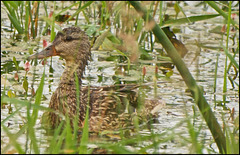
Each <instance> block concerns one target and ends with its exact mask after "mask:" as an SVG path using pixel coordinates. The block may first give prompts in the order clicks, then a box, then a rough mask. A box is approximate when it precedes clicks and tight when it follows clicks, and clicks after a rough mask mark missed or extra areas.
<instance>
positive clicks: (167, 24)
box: [163, 14, 219, 27]
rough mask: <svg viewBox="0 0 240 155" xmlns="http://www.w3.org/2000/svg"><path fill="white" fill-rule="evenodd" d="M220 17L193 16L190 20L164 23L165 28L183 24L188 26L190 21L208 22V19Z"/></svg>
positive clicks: (182, 19) (215, 15) (183, 19)
mask: <svg viewBox="0 0 240 155" xmlns="http://www.w3.org/2000/svg"><path fill="white" fill-rule="evenodd" d="M217 16H219V14H212V15H200V16H191V17H188V18H180V19H175V20H168V21H165V22H164V24H163V25H164V27H166V26H169V25H171V26H173V25H181V24H186V23H189V20H190V21H191V22H197V21H201V20H206V19H211V18H214V17H217Z"/></svg>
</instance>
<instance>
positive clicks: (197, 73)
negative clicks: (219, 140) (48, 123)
mask: <svg viewBox="0 0 240 155" xmlns="http://www.w3.org/2000/svg"><path fill="white" fill-rule="evenodd" d="M184 10H188V11H186V12H185V13H186V15H187V16H190V15H196V14H203V12H205V11H206V10H196V9H195V8H194V7H189V6H186V8H184ZM207 11H209V12H213V11H212V10H207ZM167 13H169V14H172V13H174V12H173V10H168V12H167ZM1 14H2V16H3V21H2V24H3V25H2V31H1V91H3V90H4V87H5V90H6V94H7V91H8V90H11V91H12V92H15V93H16V97H17V98H18V99H23V100H24V92H25V91H24V89H23V87H22V81H23V78H24V76H25V70H24V69H23V67H24V63H25V62H26V57H27V56H28V48H30V47H31V48H33V49H34V52H36V51H37V50H41V49H42V46H41V45H39V41H38V40H37V39H36V40H30V41H29V42H27V43H25V42H23V41H21V42H19V41H16V40H12V39H11V36H12V33H10V32H6V31H4V30H3V28H7V29H9V21H8V19H7V18H6V17H7V16H4V14H5V15H6V13H5V11H4V10H3V9H2V10H1ZM81 22H83V21H82V20H81ZM70 24H71V22H70ZM70 24H69V25H70ZM216 26H223V19H222V18H221V17H218V18H214V19H212V20H204V21H199V22H197V23H194V24H184V25H181V26H175V27H173V28H180V30H181V33H178V34H177V38H178V39H179V40H181V41H182V42H183V43H184V44H185V46H186V47H187V49H188V50H189V52H188V54H187V55H186V56H185V58H184V61H185V63H186V65H187V66H188V68H189V70H190V72H191V73H192V75H193V77H194V78H195V79H196V80H197V82H198V84H199V85H201V86H203V88H204V91H205V93H206V94H205V95H204V96H205V98H206V100H207V101H208V103H209V104H210V106H211V107H212V109H213V111H214V113H215V115H216V117H217V118H218V121H219V123H220V125H222V118H224V121H226V122H227V123H228V125H229V126H231V127H233V126H234V125H233V121H231V119H229V118H230V113H229V110H223V107H221V106H215V104H214V95H216V99H217V100H218V101H222V96H223V94H222V92H223V90H222V88H223V74H224V64H225V58H226V56H225V54H224V52H223V51H219V50H218V48H219V47H220V42H221V39H222V35H220V34H216V33H209V31H210V30H211V29H213V28H214V27H216ZM63 27H67V26H66V25H64V26H63ZM232 33H233V32H232ZM237 38H238V37H237ZM42 39H46V40H47V41H49V40H50V36H45V37H43V38H41V40H40V43H41V42H42ZM223 40H226V39H225V37H224V39H223ZM196 42H198V43H202V44H204V45H205V46H210V47H212V48H213V47H217V49H212V48H204V47H202V48H199V47H198V46H197V45H196ZM223 44H224V45H225V43H223ZM232 44H233V43H232V41H231V40H230V43H229V46H231V47H232V48H234V49H236V47H237V45H236V44H235V45H232ZM13 45H14V46H13ZM156 47H159V45H156ZM160 47H161V45H160ZM198 53H199V55H198V56H197V57H196V54H198ZM110 54H114V53H112V52H110V51H98V50H96V51H92V61H91V62H89V66H88V67H87V68H86V71H85V74H84V79H83V85H87V84H88V83H89V82H90V83H91V85H93V86H103V85H112V84H114V83H115V82H116V81H115V77H120V78H122V81H124V80H125V81H137V80H139V78H140V77H141V75H142V67H143V66H145V67H146V68H147V73H146V77H145V81H144V83H145V84H147V85H149V87H150V89H149V88H148V89H147V88H146V89H145V93H146V96H147V99H152V100H158V102H159V103H161V104H162V107H161V109H159V111H158V115H159V118H158V121H159V123H155V124H153V126H154V129H153V130H154V132H155V133H159V134H161V133H164V132H168V133H169V134H167V135H166V137H167V136H169V135H175V136H174V139H173V140H172V141H167V142H163V143H161V144H160V145H159V148H158V152H159V153H190V152H191V144H189V143H185V142H184V140H183V139H182V138H181V136H183V137H185V138H189V133H188V129H187V123H186V115H188V116H189V117H190V118H193V111H194V110H193V109H194V108H195V111H196V114H195V118H194V119H192V122H194V124H195V127H196V129H198V127H199V126H201V125H202V128H201V131H200V136H199V137H200V140H199V141H201V140H204V141H205V146H206V148H205V149H204V150H203V151H204V152H203V153H208V151H209V150H207V149H210V150H212V148H213V150H212V151H213V152H214V150H215V151H218V150H217V147H216V145H215V144H213V145H211V144H212V143H213V138H212V136H211V133H210V131H209V130H208V128H207V127H206V124H205V122H204V121H203V118H202V117H201V115H200V113H199V112H198V108H197V107H196V106H195V104H194V102H193V99H192V98H191V96H190V93H188V92H186V89H187V87H186V85H185V83H184V81H183V80H182V78H181V76H180V75H179V73H178V71H177V70H176V67H175V68H174V70H173V75H172V76H171V77H170V78H166V77H165V75H163V74H162V73H161V71H160V70H159V76H161V78H158V79H157V89H156V91H154V85H153V79H154V77H153V75H154V70H155V67H154V65H152V64H154V62H152V63H151V65H149V63H148V62H147V61H146V60H141V61H140V62H139V63H136V64H131V65H132V66H131V70H130V72H129V73H130V75H131V76H126V73H127V71H126V69H124V68H126V67H123V66H122V63H119V62H117V61H106V60H105V58H106V57H108V56H109V55H110ZM115 54H117V53H115ZM218 54H219V65H218V67H219V68H218V76H217V77H218V79H217V89H216V90H217V91H216V93H215V94H214V92H213V85H214V70H215V63H216V60H217V55H218ZM153 55H154V54H153ZM13 56H15V57H16V59H17V61H18V62H19V67H20V68H19V72H18V76H19V81H20V82H17V81H16V80H15V79H14V74H15V73H16V66H15V65H13V61H12V58H13ZM238 60H239V53H238V54H237V56H236V61H237V62H238ZM52 61H53V63H52V68H53V70H54V71H53V72H49V70H50V65H51V62H50V59H48V62H47V65H45V70H46V77H45V85H44V90H43V95H44V97H45V98H43V101H42V103H41V105H42V106H45V107H48V104H49V101H50V98H51V95H52V94H53V92H54V91H55V89H56V88H57V86H58V82H59V79H60V77H61V74H62V72H63V70H64V65H65V63H64V60H61V59H60V58H59V57H53V58H52ZM228 63H229V61H228ZM124 66H126V64H124ZM34 70H36V72H35V74H36V75H35V78H36V79H35V83H34V86H33V88H34V89H35V90H37V88H38V86H39V83H40V78H41V76H42V73H43V71H44V66H43V65H42V64H41V63H38V65H37V66H36V68H35V67H33V66H31V68H30V71H29V72H28V73H27V78H28V82H29V91H28V92H29V93H28V97H27V99H28V100H30V98H31V89H30V85H31V84H32V79H33V72H34ZM234 73H235V72H234V70H233V68H231V69H230V73H229V74H230V76H231V77H233V76H234ZM136 75H137V76H136ZM139 75H140V76H139ZM89 79H91V80H90V81H89ZM100 79H102V80H100ZM99 81H100V82H99ZM235 82H236V83H239V79H238V78H237V79H236V80H235ZM227 86H228V87H227V92H226V96H227V101H229V102H228V103H227V104H226V107H227V108H229V109H232V108H235V116H237V115H239V95H238V88H237V86H236V88H233V87H232V85H231V83H230V81H229V80H228V81H227ZM9 107H11V108H12V112H14V111H15V110H16V109H18V107H19V106H16V105H9V104H7V105H6V106H5V108H2V109H1V121H2V120H4V119H5V118H6V117H8V116H9V112H10V110H9ZM43 112H44V111H39V119H38V120H37V125H36V129H37V130H36V135H37V138H39V140H41V141H40V142H39V147H40V148H41V150H40V151H41V153H43V152H44V151H45V149H46V148H47V147H48V146H49V144H48V142H47V139H50V138H51V137H47V136H46V135H45V130H43V129H41V128H40V126H41V125H40V124H41V123H40V118H41V116H42V114H43ZM25 117H26V109H25V108H24V107H23V108H21V109H20V113H19V114H17V115H15V117H12V118H11V119H9V120H8V121H6V122H5V123H4V125H5V126H7V127H8V129H9V131H10V132H12V133H16V132H17V131H18V130H19V129H20V126H21V125H23V124H24V123H26V119H25ZM228 119H229V120H228ZM181 122H182V123H181ZM179 123H181V125H178V124H179ZM141 133H142V134H150V133H149V131H146V130H142V131H141ZM17 141H18V142H19V143H21V144H22V146H25V144H26V135H25V134H22V135H21V136H20V137H19V138H18V140H17ZM1 142H2V143H1V149H2V148H6V146H7V145H8V143H9V138H8V136H7V135H6V133H5V132H1ZM146 143H148V142H146ZM146 145H147V144H146ZM128 147H130V146H128ZM211 147H212V148H211ZM23 148H24V147H23ZM129 149H136V148H132V147H130V148H129ZM9 150H12V149H9ZM148 151H149V152H148V153H152V151H153V150H151V149H149V150H148Z"/></svg>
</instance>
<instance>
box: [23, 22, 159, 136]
mask: <svg viewBox="0 0 240 155" xmlns="http://www.w3.org/2000/svg"><path fill="white" fill-rule="evenodd" d="M52 56H60V57H61V58H63V59H64V60H65V62H66V65H65V70H64V72H63V73H62V76H61V79H60V82H59V85H58V87H57V89H56V90H55V92H54V93H53V95H52V96H51V100H50V104H49V108H50V109H52V111H51V112H47V116H48V120H49V123H50V125H51V127H53V128H54V127H57V126H58V125H59V123H60V122H61V121H62V120H64V117H63V116H67V117H68V118H69V119H70V123H71V126H73V121H74V119H75V117H78V118H77V120H78V126H79V128H81V129H82V128H83V126H84V120H85V117H86V111H87V108H89V118H88V121H89V123H88V125H89V131H91V132H99V131H103V130H119V129H121V128H124V127H127V126H130V125H132V124H133V117H134V116H137V114H138V113H139V114H141V115H138V116H139V118H140V117H141V118H144V119H145V118H146V119H145V120H144V121H147V119H149V118H151V117H153V115H154V114H153V113H152V110H154V107H156V104H152V103H148V105H147V106H146V105H144V104H143V105H140V104H139V101H138V100H139V99H138V98H139V95H138V93H137V91H136V90H137V89H138V87H139V85H136V84H118V85H110V86H101V87H96V86H94V87H93V86H91V87H88V86H83V85H82V78H83V73H84V71H85V67H86V66H87V65H88V61H90V58H91V47H90V42H89V38H88V35H87V34H86V33H85V32H84V31H83V30H81V29H80V28H79V27H76V26H71V27H68V28H64V29H63V30H62V31H59V32H58V33H57V35H56V37H55V39H54V41H53V42H52V44H51V45H49V46H48V47H46V48H45V49H43V50H42V51H41V52H39V53H35V54H33V55H31V56H29V57H28V59H29V60H31V59H44V58H47V57H52ZM77 82H78V84H76V83H77ZM77 87H78V88H77ZM77 90H79V91H78V92H79V95H77ZM145 106H146V107H147V108H145ZM139 107H144V108H141V109H144V110H141V111H140V110H138V109H140V108H139ZM155 111H156V110H155ZM136 113H137V114H136ZM143 115H144V117H143ZM142 120H143V119H142Z"/></svg>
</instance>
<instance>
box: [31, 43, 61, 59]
mask: <svg viewBox="0 0 240 155" xmlns="http://www.w3.org/2000/svg"><path fill="white" fill-rule="evenodd" d="M56 55H57V52H56V49H55V46H54V45H50V46H48V47H47V48H45V49H44V50H42V51H41V52H39V53H35V54H33V55H30V56H29V57H28V59H44V58H47V57H51V56H56Z"/></svg>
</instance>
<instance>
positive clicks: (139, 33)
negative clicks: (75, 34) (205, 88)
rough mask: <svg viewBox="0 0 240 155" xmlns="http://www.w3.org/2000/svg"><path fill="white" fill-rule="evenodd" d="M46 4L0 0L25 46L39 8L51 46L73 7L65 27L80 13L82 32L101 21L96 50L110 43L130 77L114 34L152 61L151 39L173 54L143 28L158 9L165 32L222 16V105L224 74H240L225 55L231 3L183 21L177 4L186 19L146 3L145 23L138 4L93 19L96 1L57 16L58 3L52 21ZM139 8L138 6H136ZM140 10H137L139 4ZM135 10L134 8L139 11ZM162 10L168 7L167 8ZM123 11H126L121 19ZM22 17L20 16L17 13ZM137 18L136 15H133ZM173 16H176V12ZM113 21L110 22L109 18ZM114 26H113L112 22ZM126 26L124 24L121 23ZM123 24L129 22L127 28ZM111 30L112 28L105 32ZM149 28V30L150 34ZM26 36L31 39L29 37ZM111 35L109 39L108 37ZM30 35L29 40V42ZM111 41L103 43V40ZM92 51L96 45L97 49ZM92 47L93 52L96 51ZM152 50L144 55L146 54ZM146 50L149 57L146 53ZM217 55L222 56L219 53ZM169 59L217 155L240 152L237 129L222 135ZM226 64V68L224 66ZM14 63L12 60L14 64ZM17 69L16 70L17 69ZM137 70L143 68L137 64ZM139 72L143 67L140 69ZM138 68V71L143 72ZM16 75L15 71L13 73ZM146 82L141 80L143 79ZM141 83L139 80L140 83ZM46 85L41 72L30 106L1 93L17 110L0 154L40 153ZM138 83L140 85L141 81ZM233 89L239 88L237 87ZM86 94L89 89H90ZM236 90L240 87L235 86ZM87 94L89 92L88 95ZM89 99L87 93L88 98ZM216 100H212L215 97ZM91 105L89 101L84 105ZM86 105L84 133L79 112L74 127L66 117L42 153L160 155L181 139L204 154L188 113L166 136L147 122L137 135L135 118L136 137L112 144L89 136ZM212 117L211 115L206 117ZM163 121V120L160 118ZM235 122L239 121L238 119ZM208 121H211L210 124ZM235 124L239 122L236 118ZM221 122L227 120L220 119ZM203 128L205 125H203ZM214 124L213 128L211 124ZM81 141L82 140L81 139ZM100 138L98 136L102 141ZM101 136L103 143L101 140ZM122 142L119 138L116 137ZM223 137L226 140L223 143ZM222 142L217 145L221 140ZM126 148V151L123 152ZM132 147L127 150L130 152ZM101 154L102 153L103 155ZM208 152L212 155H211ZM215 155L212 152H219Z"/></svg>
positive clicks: (166, 44) (197, 93) (174, 55)
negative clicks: (18, 122)
mask: <svg viewBox="0 0 240 155" xmlns="http://www.w3.org/2000/svg"><path fill="white" fill-rule="evenodd" d="M47 3H49V2H44V1H43V2H31V1H27V2H23V1H22V2H12V1H3V4H4V6H5V8H4V10H5V11H6V12H7V15H8V18H9V20H10V21H11V25H12V27H13V28H14V29H16V31H17V32H18V34H24V35H25V41H27V40H28V39H30V38H31V37H32V38H36V37H37V36H38V35H39V33H37V32H38V30H39V25H38V19H39V17H40V14H39V13H40V12H39V7H41V6H42V7H44V10H45V15H44V16H45V17H43V18H42V19H43V21H44V23H45V25H46V26H45V28H44V30H43V32H42V34H46V33H45V32H47V29H48V28H49V26H50V29H51V41H52V40H53V39H54V38H55V30H56V29H57V30H61V26H59V25H58V24H56V22H55V17H56V16H58V15H61V14H63V13H65V12H67V11H69V10H71V9H72V8H73V7H75V6H77V5H78V7H77V9H76V10H75V11H74V13H73V14H72V15H71V17H70V18H68V19H67V20H66V21H64V23H67V22H69V21H70V20H72V19H73V18H76V22H75V25H79V23H78V22H77V21H78V20H77V19H78V17H79V14H80V13H82V14H83V16H84V17H85V19H86V23H87V25H86V27H87V28H89V27H90V26H91V17H92V16H94V17H95V18H96V19H97V20H99V21H100V24H99V25H100V28H99V29H97V30H95V31H94V32H91V34H92V35H93V34H94V33H95V34H97V33H100V37H99V40H100V41H97V40H96V42H97V44H98V45H97V48H101V47H103V46H102V45H104V44H105V45H106V44H107V45H109V44H108V43H109V42H110V43H112V44H111V46H110V45H109V46H108V47H110V48H111V49H112V51H113V50H115V51H117V52H118V53H119V55H121V56H123V57H125V58H126V59H125V60H126V61H125V63H128V73H129V70H130V66H131V63H132V62H131V57H130V55H129V53H128V52H126V51H123V50H121V49H120V48H118V47H119V46H120V45H126V44H123V43H122V42H123V41H124V39H126V38H124V37H122V38H119V36H118V33H119V32H120V33H121V34H129V35H133V36H134V37H133V38H134V39H135V40H136V42H137V43H138V46H139V47H138V48H139V49H142V51H143V52H142V55H145V56H146V57H148V58H149V57H150V55H151V54H149V53H151V52H153V50H154V47H155V43H156V42H155V41H154V40H153V34H154V35H155V37H156V38H157V37H159V36H161V38H159V40H160V41H161V43H162V44H163V46H164V47H165V48H166V50H167V51H168V52H169V51H175V48H174V47H173V46H172V45H171V43H170V42H169V41H168V39H167V38H166V35H165V34H164V32H162V31H161V29H160V28H157V27H158V26H156V27H151V26H150V29H149V31H148V30H146V31H145V30H144V28H145V27H144V20H145V21H146V22H145V23H148V22H149V21H151V20H152V19H151V16H153V15H155V13H154V12H156V10H158V9H159V14H160V15H159V19H158V20H159V21H158V22H157V25H159V26H160V27H166V26H174V25H181V24H185V23H193V22H198V21H201V20H207V19H211V18H215V17H218V16H222V17H223V18H225V19H226V20H227V39H226V45H225V47H224V46H223V45H222V47H221V48H222V49H223V50H224V53H225V54H226V63H225V71H224V85H223V93H224V94H223V102H224V103H225V102H226V95H225V93H226V92H227V76H228V71H229V69H230V68H231V66H235V69H236V71H237V72H238V71H239V63H238V62H236V60H235V57H236V55H237V52H235V53H234V55H233V56H232V54H231V53H230V52H229V50H228V49H229V36H230V34H229V32H230V27H231V26H233V27H235V28H236V29H237V30H238V29H239V25H238V23H236V22H235V21H234V20H232V19H231V10H232V8H231V2H229V6H228V8H229V10H228V14H227V13H225V12H224V11H223V10H221V9H220V8H219V7H218V5H217V4H216V3H215V2H206V4H208V5H209V6H211V7H212V8H214V9H215V10H216V11H217V14H211V15H197V16H190V17H187V16H186V15H185V13H184V9H183V8H181V7H180V6H179V4H178V2H177V3H176V4H175V8H176V9H178V11H180V12H182V13H183V14H184V15H185V17H184V18H176V19H171V20H167V21H164V20H163V16H164V11H165V10H164V7H163V6H164V5H163V4H164V2H150V4H149V5H146V6H149V8H150V9H148V10H146V12H145V14H146V15H145V14H144V16H143V18H144V20H143V19H142V18H141V17H139V16H135V15H133V14H131V13H132V12H134V11H135V10H134V8H133V7H132V6H134V7H135V8H136V10H139V9H141V8H137V7H136V6H137V5H138V4H137V2H119V3H118V4H117V5H116V6H115V7H113V8H114V9H113V10H110V9H109V8H111V7H108V5H109V3H108V2H105V1H102V2H100V5H99V6H101V8H100V16H99V18H97V12H96V10H95V9H94V8H96V5H97V2H92V1H91V2H82V1H80V2H77V3H73V4H71V5H70V6H68V7H65V8H64V9H62V10H61V11H59V12H57V11H56V5H57V4H56V3H57V2H53V3H54V6H53V15H52V17H48V16H49V12H48V4H47ZM136 4H137V5H136ZM139 6H140V5H139ZM139 6H138V7H139ZM165 9H166V8H165ZM123 10H124V11H126V12H125V13H126V14H124V12H123ZM18 12H20V14H19V13H18ZM134 13H135V12H134ZM176 17H177V13H176ZM112 18H113V19H112ZM110 21H112V23H111V22H110ZM124 21H125V23H124ZM126 22H127V23H126ZM109 27H110V28H109ZM112 27H114V28H115V29H116V34H115V33H112V32H111V31H110V32H109V33H108V35H106V34H107V33H102V32H101V30H105V29H108V28H109V30H111V28H112ZM151 28H153V29H152V31H150V30H151ZM29 33H30V34H29ZM109 34H110V35H109ZM30 36H31V37H30ZM106 40H107V41H109V42H107V41H106ZM95 46H96V44H95ZM97 48H96V49H97ZM147 48H148V49H150V50H146V49H147ZM238 50H239V42H238ZM149 51H150V52H149ZM219 53H220V51H219ZM169 55H170V57H171V58H172V60H173V62H174V63H175V64H176V65H177V68H178V70H179V72H180V73H181V74H182V76H183V79H184V80H185V81H186V84H187V85H188V86H189V88H190V89H191V90H192V92H193V95H194V99H195V101H196V103H197V105H198V107H199V109H200V111H201V112H202V114H203V117H204V118H205V120H206V122H207V124H208V126H209V128H210V130H211V131H212V134H213V137H214V138H215V141H216V142H217V144H218V148H219V152H220V153H239V140H238V138H239V137H238V138H236V136H237V133H239V128H237V127H235V128H234V129H230V128H229V127H227V125H226V124H225V125H226V126H225V130H224V132H222V131H221V126H220V125H219V122H217V120H216V119H215V117H214V114H213V113H212V112H211V108H210V106H209V105H208V104H207V102H206V101H205V99H204V97H203V95H202V91H201V90H200V89H199V88H198V86H197V84H196V82H195V81H194V79H192V78H191V77H192V76H191V74H190V73H189V72H188V69H187V68H184V64H183V63H182V62H181V58H180V57H179V56H178V54H177V53H176V52H174V53H172V54H171V52H169ZM228 61H230V63H228ZM14 63H15V64H16V61H15V62H14ZM16 66H18V65H17V64H16ZM140 66H141V65H140ZM179 66H180V67H179ZM141 67H142V66H141ZM141 67H139V68H141ZM218 69H219V68H218V57H217V62H216V66H215V84H214V93H215V92H216V91H217V90H216V85H217V83H216V81H217V77H218V76H217V75H218V72H217V71H218ZM17 70H18V68H17ZM156 74H157V73H155V76H154V78H153V79H154V89H155V94H157V92H156V90H157V81H156V80H157V75H156ZM144 78H145V77H144ZM75 79H76V80H75V81H76V90H77V94H76V96H77V98H78V99H79V96H80V95H81V92H80V88H79V87H78V86H79V83H78V78H77V77H76V78H75ZM142 80H143V79H142ZM44 81H45V70H44V73H43V75H42V77H41V81H40V84H39V87H38V91H37V94H36V96H35V103H34V104H33V103H31V102H29V101H27V100H20V99H16V98H14V97H13V95H12V96H11V95H9V96H8V97H7V96H6V91H3V92H2V98H1V104H3V103H10V104H13V105H15V107H16V110H15V111H14V112H13V113H12V114H10V115H9V116H8V117H6V118H5V119H3V120H2V121H1V127H2V130H3V131H4V132H5V133H6V136H7V137H8V138H9V143H8V144H6V146H5V147H4V148H2V150H1V153H8V151H9V149H10V147H11V146H13V147H14V149H15V150H16V152H17V153H42V151H41V148H40V145H39V142H40V141H41V139H40V138H41V137H38V136H37V135H36V132H37V129H36V121H37V118H38V117H39V116H38V115H39V110H43V111H46V112H50V111H52V110H51V109H49V108H45V107H43V106H41V105H40V103H41V98H42V93H43V87H44ZM140 82H144V80H143V81H140ZM236 84H237V83H236ZM89 89H90V87H89ZM238 90H239V86H238ZM139 91H140V94H144V92H141V91H143V90H141V89H140V90H139ZM89 93H90V91H89ZM89 96H90V94H88V97H89ZM141 97H142V99H141V100H139V104H143V103H142V102H143V101H144V100H145V96H144V95H142V96H141ZM214 98H215V97H214ZM79 104H80V101H79V100H78V101H77V105H78V106H77V107H79ZM87 104H88V105H89V102H88V103H87ZM88 107H89V106H87V111H86V117H85V120H84V122H85V123H84V128H83V131H82V133H81V134H80V136H79V127H78V118H79V115H80V113H79V110H77V114H76V117H75V119H74V122H73V124H74V125H73V126H74V127H73V128H72V127H71V123H70V118H68V117H67V116H66V118H65V123H64V122H61V123H60V125H59V126H58V127H57V128H56V129H55V130H53V133H52V135H51V139H50V141H49V147H48V148H47V150H46V151H45V152H44V153H56V154H59V153H94V151H102V150H104V151H103V152H107V153H112V152H113V153H129V154H130V153H131V154H136V153H142V154H143V153H148V152H149V150H152V153H158V152H159V145H161V144H164V143H166V142H169V141H173V140H174V138H176V137H179V138H180V140H181V141H182V143H186V144H189V143H190V144H191V147H192V151H191V153H203V150H204V149H206V146H205V145H204V144H203V143H204V140H203V141H201V140H199V139H200V138H199V137H200V131H201V129H202V125H200V126H199V127H198V128H197V129H196V126H195V125H194V124H192V122H191V119H194V118H191V116H189V114H188V112H187V111H186V113H185V115H186V119H185V120H183V121H181V122H179V123H178V124H176V125H175V126H174V127H172V128H169V129H168V130H167V131H164V132H161V133H158V132H155V131H154V129H153V127H152V126H153V123H149V125H148V127H149V131H150V134H147V135H143V134H141V129H142V128H141V126H140V125H139V122H138V119H137V118H136V119H135V121H134V129H135V132H130V134H129V135H128V136H126V135H124V133H123V131H120V132H118V133H120V136H118V140H115V141H94V142H91V141H90V138H89V137H90V136H91V134H90V133H89V131H88V117H89V108H88ZM23 108H25V109H26V122H25V124H24V125H23V126H22V127H21V128H20V129H19V130H18V131H17V132H16V133H13V132H12V131H10V129H8V127H7V126H6V122H7V121H8V120H9V119H13V118H14V117H17V115H18V114H19V113H20V110H22V109H23ZM207 111H208V112H210V114H209V113H207ZM160 117H161V116H160ZM238 117H239V116H238ZM209 118H211V120H210V119H209ZM236 119H237V118H236ZM223 122H225V120H224V119H223ZM184 123H185V124H187V129H188V134H189V135H190V137H188V138H186V137H184V136H183V135H182V134H181V133H178V134H175V133H174V131H175V130H176V129H177V128H179V127H180V126H183V124H184ZM202 124H204V123H202ZM213 124H214V125H213ZM22 135H25V136H26V139H27V140H26V142H25V146H23V145H22V143H20V142H19V141H18V139H19V137H20V136H22ZM80 137H81V138H80ZM100 137H101V136H100ZM103 137H104V136H102V137H101V138H103ZM119 137H120V138H119ZM225 137H226V140H225ZM219 138H220V140H219ZM90 144H92V145H96V146H97V147H98V149H99V150H95V149H93V148H89V146H90ZM126 146H127V147H126ZM129 148H131V149H129ZM101 149H102V150H101ZM209 152H210V153H212V152H214V151H212V150H211V151H209ZM219 152H215V153H219Z"/></svg>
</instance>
